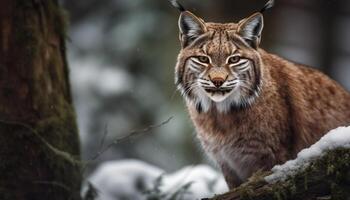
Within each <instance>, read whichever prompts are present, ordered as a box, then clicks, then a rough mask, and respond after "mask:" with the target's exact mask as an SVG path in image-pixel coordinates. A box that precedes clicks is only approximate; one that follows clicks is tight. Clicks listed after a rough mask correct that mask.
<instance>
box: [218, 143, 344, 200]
mask: <svg viewBox="0 0 350 200" xmlns="http://www.w3.org/2000/svg"><path fill="white" fill-rule="evenodd" d="M267 174H268V173H267ZM267 174H265V173H264V174H261V175H256V176H254V177H253V178H251V179H250V180H249V181H248V182H247V183H245V184H243V185H242V186H240V187H238V188H236V189H234V190H232V191H230V192H228V193H226V194H223V195H219V196H217V197H214V198H213V199H212V200H328V199H329V200H330V199H332V200H349V199H350V149H342V148H340V149H336V150H333V151H330V152H328V153H326V154H325V155H324V156H322V157H320V158H319V159H317V160H315V161H313V162H311V164H310V165H309V166H308V167H306V168H305V169H301V170H300V171H299V172H297V173H296V174H295V175H293V176H292V177H289V178H287V179H286V180H284V181H279V182H276V183H273V184H269V183H267V182H266V181H265V180H264V177H265V175H267Z"/></svg>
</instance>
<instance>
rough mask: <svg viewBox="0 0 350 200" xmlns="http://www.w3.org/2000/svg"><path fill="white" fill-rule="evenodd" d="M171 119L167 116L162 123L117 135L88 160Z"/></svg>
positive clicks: (94, 158)
mask: <svg viewBox="0 0 350 200" xmlns="http://www.w3.org/2000/svg"><path fill="white" fill-rule="evenodd" d="M172 119H173V117H169V118H168V119H167V120H165V121H163V122H162V123H160V124H156V125H151V126H148V127H146V128H144V129H141V130H133V131H130V132H129V133H128V134H126V135H125V136H122V137H119V138H115V139H114V140H113V141H112V142H111V143H110V144H108V145H107V146H106V147H105V148H103V149H102V150H101V151H99V152H97V153H96V154H95V155H94V156H92V157H91V158H90V159H89V160H88V162H91V161H93V160H96V159H97V158H98V157H99V156H100V155H101V154H103V153H104V152H106V151H107V150H108V149H110V148H111V147H112V146H114V145H116V144H118V143H119V142H121V141H123V140H125V139H129V138H131V137H134V136H138V135H142V134H143V133H146V132H149V131H151V130H153V129H156V128H160V127H162V126H164V125H166V124H167V123H169V122H170V121H171V120H172Z"/></svg>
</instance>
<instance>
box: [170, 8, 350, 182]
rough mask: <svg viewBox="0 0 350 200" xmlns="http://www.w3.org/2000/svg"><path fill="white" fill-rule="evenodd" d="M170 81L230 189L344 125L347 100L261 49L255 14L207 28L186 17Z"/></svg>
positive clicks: (349, 121)
mask: <svg viewBox="0 0 350 200" xmlns="http://www.w3.org/2000/svg"><path fill="white" fill-rule="evenodd" d="M179 27H180V41H181V44H182V49H181V51H180V53H179V56H178V62H177V65H176V73H175V79H176V84H177V87H178V89H179V90H180V91H181V93H182V94H183V96H184V98H185V99H186V104H187V107H188V110H189V113H190V116H191V119H192V121H193V123H194V125H195V127H196V130H197V133H198V134H197V135H198V138H199V140H200V141H201V143H202V146H203V148H204V149H205V151H206V152H207V154H208V155H209V156H211V157H212V158H213V159H214V160H215V161H216V163H217V164H218V165H219V166H220V168H221V170H222V172H223V174H224V176H225V179H226V181H227V183H228V185H229V187H230V188H233V187H236V186H238V185H240V184H241V183H242V182H244V181H246V180H247V179H248V178H249V177H250V176H251V175H252V174H253V173H254V172H256V171H257V170H269V169H270V168H271V167H272V166H274V165H276V164H280V163H282V162H285V161H286V160H288V159H292V158H294V157H295V156H296V154H297V152H299V151H300V150H301V149H303V148H305V147H308V146H310V145H311V144H313V143H314V142H315V141H317V140H318V139H319V138H320V137H321V136H322V135H323V134H325V133H327V132H328V131H329V130H330V129H333V128H336V127H338V126H345V125H350V94H349V93H348V92H347V91H346V90H344V89H343V88H342V87H341V86H340V85H338V84H337V83H336V82H335V81H333V80H331V79H330V78H329V77H327V76H326V75H324V74H322V73H321V72H318V71H316V70H313V69H311V68H309V67H305V66H302V65H298V64H295V63H292V62H289V61H287V60H285V59H282V58H280V57H278V56H276V55H272V54H270V53H267V52H266V51H264V50H262V49H260V48H259V43H260V40H261V33H262V28H263V17H262V15H261V13H255V14H253V15H252V16H250V17H248V18H246V19H243V20H241V21H240V22H238V23H228V24H220V23H206V22H204V21H203V20H202V19H200V18H198V17H196V16H195V15H194V14H192V13H190V12H188V11H184V12H182V13H181V16H180V20H179Z"/></svg>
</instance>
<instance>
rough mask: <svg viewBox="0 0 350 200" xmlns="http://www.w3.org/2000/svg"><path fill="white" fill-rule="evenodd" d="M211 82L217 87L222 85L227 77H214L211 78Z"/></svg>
mask: <svg viewBox="0 0 350 200" xmlns="http://www.w3.org/2000/svg"><path fill="white" fill-rule="evenodd" d="M211 82H212V83H213V84H214V85H215V87H217V88H219V87H220V86H222V84H224V82H225V79H223V78H213V79H211Z"/></svg>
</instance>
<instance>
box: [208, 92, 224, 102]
mask: <svg viewBox="0 0 350 200" xmlns="http://www.w3.org/2000/svg"><path fill="white" fill-rule="evenodd" d="M208 96H209V98H210V99H211V100H213V101H214V102H217V103H218V102H222V101H224V100H225V99H226V98H227V97H228V96H229V94H225V95H221V94H213V95H211V94H208Z"/></svg>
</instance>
